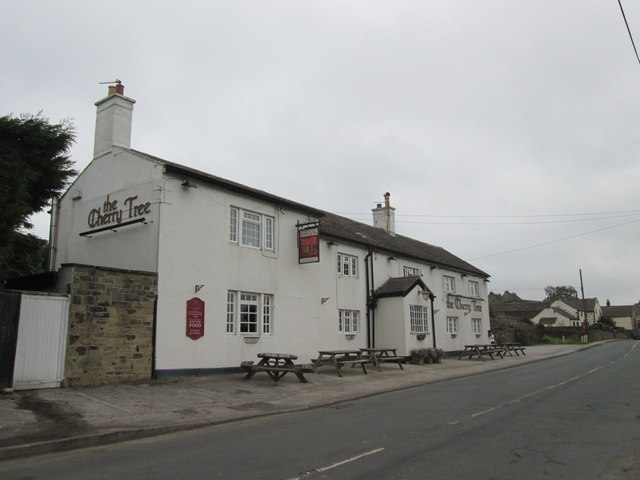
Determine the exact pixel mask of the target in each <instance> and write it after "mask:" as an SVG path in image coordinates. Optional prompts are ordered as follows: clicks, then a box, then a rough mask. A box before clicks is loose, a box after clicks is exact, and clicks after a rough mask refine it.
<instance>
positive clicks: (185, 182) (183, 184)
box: [182, 180, 198, 188]
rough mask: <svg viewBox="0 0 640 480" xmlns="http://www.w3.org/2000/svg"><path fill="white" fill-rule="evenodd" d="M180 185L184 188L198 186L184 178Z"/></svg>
mask: <svg viewBox="0 0 640 480" xmlns="http://www.w3.org/2000/svg"><path fill="white" fill-rule="evenodd" d="M182 186H183V187H184V188H198V185H196V184H195V183H191V182H190V181H189V180H185V181H184V182H182Z"/></svg>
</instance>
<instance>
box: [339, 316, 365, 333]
mask: <svg viewBox="0 0 640 480" xmlns="http://www.w3.org/2000/svg"><path fill="white" fill-rule="evenodd" d="M359 329H360V311H359V310H338V331H339V332H340V333H349V334H351V333H358V331H359Z"/></svg>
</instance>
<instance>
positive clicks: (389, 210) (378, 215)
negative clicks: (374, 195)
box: [371, 192, 396, 235]
mask: <svg viewBox="0 0 640 480" xmlns="http://www.w3.org/2000/svg"><path fill="white" fill-rule="evenodd" d="M390 198H391V194H390V193H389V192H387V193H385V194H384V207H383V206H382V204H380V203H379V204H378V206H377V207H376V208H374V209H372V210H371V211H372V212H373V226H374V227H377V228H382V229H384V230H385V231H386V232H388V233H389V234H391V235H395V234H396V209H395V208H393V207H392V206H391V204H390V201H389V199H390Z"/></svg>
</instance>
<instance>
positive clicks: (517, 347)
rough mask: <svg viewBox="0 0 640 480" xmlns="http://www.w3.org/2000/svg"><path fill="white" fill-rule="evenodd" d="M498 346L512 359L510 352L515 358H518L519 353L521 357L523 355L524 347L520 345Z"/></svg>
mask: <svg viewBox="0 0 640 480" xmlns="http://www.w3.org/2000/svg"><path fill="white" fill-rule="evenodd" d="M498 346H499V347H504V348H505V350H506V352H507V353H508V354H509V356H510V357H513V354H512V353H511V352H514V353H515V354H516V356H517V357H519V356H520V353H522V355H523V356H524V355H525V353H524V349H525V348H526V347H525V346H524V345H522V344H520V343H500V344H499V345H498ZM518 352H520V353H518Z"/></svg>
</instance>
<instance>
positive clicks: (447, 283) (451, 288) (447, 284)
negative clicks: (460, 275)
mask: <svg viewBox="0 0 640 480" xmlns="http://www.w3.org/2000/svg"><path fill="white" fill-rule="evenodd" d="M442 278H443V279H444V291H445V292H455V291H456V279H455V278H453V277H449V276H447V275H444V276H443V277H442Z"/></svg>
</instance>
